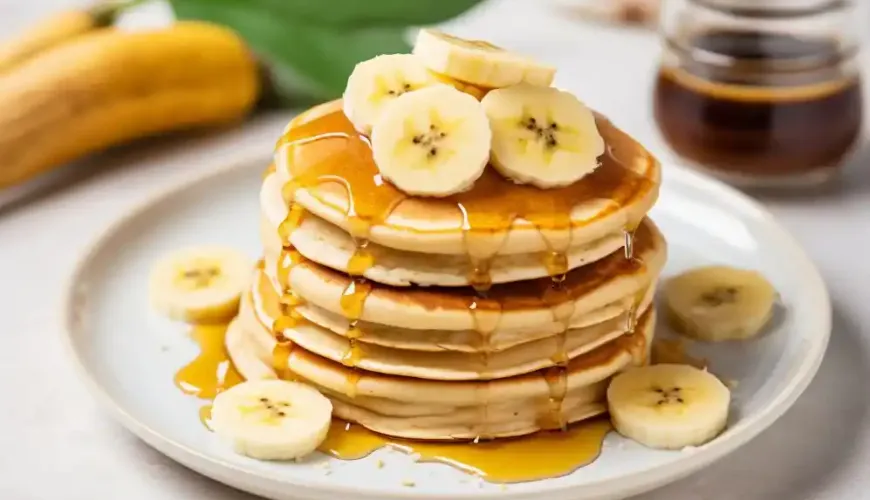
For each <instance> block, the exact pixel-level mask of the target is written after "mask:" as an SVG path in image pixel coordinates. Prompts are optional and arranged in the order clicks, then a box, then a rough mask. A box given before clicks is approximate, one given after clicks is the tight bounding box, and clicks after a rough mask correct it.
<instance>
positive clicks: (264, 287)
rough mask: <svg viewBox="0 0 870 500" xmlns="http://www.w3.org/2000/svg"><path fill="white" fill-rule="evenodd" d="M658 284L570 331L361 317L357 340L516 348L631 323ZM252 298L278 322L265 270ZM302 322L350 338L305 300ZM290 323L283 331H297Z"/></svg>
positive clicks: (429, 348)
mask: <svg viewBox="0 0 870 500" xmlns="http://www.w3.org/2000/svg"><path fill="white" fill-rule="evenodd" d="M654 292H655V286H651V287H649V288H648V289H647V290H646V296H644V297H643V298H642V299H641V301H640V303H639V304H637V303H636V299H635V297H626V298H624V299H623V300H620V301H617V302H614V303H611V304H607V305H606V306H604V307H601V308H599V309H596V310H594V311H590V312H589V313H587V314H583V315H581V316H578V317H577V318H575V319H574V321H573V322H572V323H570V324H569V325H568V328H567V330H566V328H565V326H564V325H561V324H559V325H557V324H550V325H542V326H540V327H537V328H534V327H531V328H525V329H514V330H503V329H496V330H494V331H492V332H479V331H475V330H466V331H462V330H459V331H450V330H408V329H405V328H398V327H392V326H388V325H379V324H377V323H369V322H365V321H358V322H356V324H355V325H354V333H355V338H356V340H357V341H359V342H362V343H364V344H372V345H376V346H382V347H391V348H393V349H401V350H405V351H423V352H443V351H448V352H449V351H457V352H465V353H484V352H487V353H497V352H501V351H504V350H507V349H510V348H513V347H515V346H518V345H521V344H524V343H527V342H532V341H536V340H541V339H545V338H548V337H553V336H555V335H558V334H562V333H565V334H566V335H568V336H570V335H574V334H575V332H574V330H582V329H583V328H586V327H591V326H593V325H597V324H599V323H604V322H607V321H611V320H615V319H619V320H620V321H623V322H624V321H625V320H626V318H627V314H628V313H629V312H630V311H631V309H632V307H637V308H638V310H639V311H645V310H646V308H647V306H648V305H649V304H650V303H651V302H652V298H653V295H654ZM251 296H252V297H253V301H254V304H255V305H256V306H257V307H256V310H257V314H258V317H259V319H260V322H261V323H263V324H265V325H273V327H274V325H275V319H276V318H277V317H278V316H279V315H280V314H281V312H280V309H279V301H280V298H279V294H278V290H277V289H276V284H275V283H274V282H273V281H272V280H269V279H268V277H267V276H265V274H264V273H262V272H260V271H259V270H258V271H257V272H256V273H255V275H254V280H253V284H252V287H251ZM295 311H296V312H298V313H299V316H300V320H304V321H307V322H310V323H313V324H314V325H317V326H319V327H321V328H323V329H326V330H329V331H331V332H332V333H335V334H338V335H340V336H342V337H348V336H349V333H348V332H349V331H350V329H351V321H350V320H348V319H347V318H345V317H343V316H341V315H339V314H334V313H331V312H329V311H326V310H325V309H321V308H319V307H317V306H312V305H311V304H301V305H297V306H296V307H295ZM292 329H293V328H292V327H287V328H286V329H284V330H282V332H285V333H286V332H287V330H292Z"/></svg>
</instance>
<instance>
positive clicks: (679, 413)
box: [607, 364, 731, 450]
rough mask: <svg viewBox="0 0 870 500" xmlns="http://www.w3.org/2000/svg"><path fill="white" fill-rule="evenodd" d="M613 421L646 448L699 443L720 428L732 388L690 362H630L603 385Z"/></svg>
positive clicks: (623, 431)
mask: <svg viewBox="0 0 870 500" xmlns="http://www.w3.org/2000/svg"><path fill="white" fill-rule="evenodd" d="M607 404H608V408H609V411H610V419H611V421H612V422H613V427H614V428H615V429H616V430H617V432H619V433H620V434H622V435H623V436H625V437H627V438H629V439H633V440H635V441H637V442H639V443H641V444H643V445H645V446H648V447H650V448H661V449H669V450H675V449H680V448H684V447H686V446H699V445H702V444H704V443H706V442H708V441H710V440H711V439H713V438H715V437H716V436H718V435H719V433H721V432H722V430H723V429H724V428H725V424H726V422H727V419H728V406H729V405H730V404H731V392H730V391H729V390H728V388H727V387H726V386H725V384H723V383H722V382H721V381H720V380H719V379H718V378H716V377H715V376H714V375H712V374H710V373H709V372H707V371H704V370H699V369H697V368H695V367H693V366H689V365H679V364H662V365H653V366H644V367H638V368H632V369H630V370H628V371H625V372H623V373H620V374H619V375H617V376H616V377H614V378H613V381H612V382H611V383H610V386H609V387H608V389H607Z"/></svg>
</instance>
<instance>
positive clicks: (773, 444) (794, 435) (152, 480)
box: [0, 0, 870, 500]
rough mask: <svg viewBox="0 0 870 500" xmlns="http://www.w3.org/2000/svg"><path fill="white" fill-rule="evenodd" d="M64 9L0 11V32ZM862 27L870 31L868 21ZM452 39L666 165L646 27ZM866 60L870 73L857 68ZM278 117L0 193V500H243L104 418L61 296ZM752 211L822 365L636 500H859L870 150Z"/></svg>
mask: <svg viewBox="0 0 870 500" xmlns="http://www.w3.org/2000/svg"><path fill="white" fill-rule="evenodd" d="M77 3H82V2H77V1H76V0H30V1H29V2H27V1H21V0H0V37H5V36H8V35H9V34H11V33H12V32H13V31H16V30H18V29H21V28H23V27H24V26H25V25H26V24H27V23H29V22H32V21H34V20H35V19H37V18H39V17H40V16H43V15H45V14H46V13H48V12H51V11H53V10H56V9H58V8H60V7H62V6H67V5H75V4H77ZM165 16H166V11H165V9H162V8H160V6H157V8H150V7H149V8H146V9H143V10H142V11H141V12H139V13H138V15H136V16H135V17H133V18H132V19H130V21H129V23H130V25H132V26H137V25H142V24H151V23H160V22H162V21H164V20H165V19H166V17H165ZM862 19H863V20H864V22H863V25H864V26H865V28H864V30H865V31H867V29H866V26H870V16H866V15H864V16H862ZM455 29H456V32H457V33H458V34H466V35H474V36H475V37H479V38H488V39H490V40H492V41H493V42H495V43H499V44H502V45H505V46H508V47H511V48H515V49H517V50H520V51H523V52H526V53H529V54H531V55H535V56H537V57H540V58H542V59H544V60H547V61H548V62H551V63H553V64H555V65H557V66H558V67H559V74H558V78H557V82H556V83H557V84H558V85H559V86H561V87H564V88H567V89H569V90H572V91H574V92H576V93H577V94H578V95H580V96H581V97H582V98H583V99H584V100H585V101H587V102H588V103H589V104H591V105H592V106H593V107H595V108H597V109H598V110H600V111H602V112H604V113H605V114H608V115H609V116H610V117H611V118H612V119H613V120H614V121H615V122H616V123H617V125H619V126H620V127H622V128H624V129H626V130H627V131H628V132H630V133H632V134H633V135H635V136H636V137H637V138H638V139H639V140H640V141H641V142H643V143H644V144H645V145H646V146H647V147H648V148H649V149H651V150H652V151H653V152H655V153H656V154H657V155H658V156H659V157H660V158H661V159H662V160H663V161H664V162H665V163H667V162H668V161H669V160H671V156H670V154H669V153H668V151H667V149H666V148H665V147H664V146H663V145H662V143H661V141H660V139H659V138H658V136H657V134H656V132H655V130H654V127H653V123H652V121H651V111H650V88H651V83H652V76H653V70H654V68H655V64H656V56H657V53H658V50H659V49H658V44H657V39H656V35H655V33H652V32H645V31H639V30H618V29H614V28H606V27H601V26H593V25H589V24H581V23H578V22H576V21H572V20H570V18H569V16H566V15H564V14H558V13H555V12H554V10H553V9H552V8H551V6H550V4H549V3H548V2H544V1H541V0H494V1H493V2H491V3H490V4H488V5H486V6H484V7H483V8H481V9H478V10H476V11H474V12H472V13H471V14H470V15H468V16H466V17H465V18H463V19H461V20H459V22H457V23H456V26H455ZM862 57H863V56H862ZM863 61H864V67H865V69H867V70H868V71H870V64H868V63H870V59H868V58H866V57H863ZM865 74H867V73H866V72H865ZM867 76H868V81H870V75H867ZM2 112H3V110H2V109H0V113H2ZM289 116H290V113H289V112H287V113H273V114H266V115H259V116H258V117H256V118H255V119H253V120H252V121H251V122H250V123H249V124H248V125H247V126H246V127H244V128H241V129H234V130H227V131H220V132H212V133H208V134H196V135H192V136H191V135H188V136H186V137H184V138H176V139H170V140H162V141H150V142H149V143H147V144H145V145H143V146H140V147H136V148H124V149H121V150H118V151H114V152H112V153H108V154H104V155H100V156H99V157H97V158H93V159H91V160H89V161H86V162H81V163H78V164H75V165H72V166H70V167H69V168H66V169H64V170H63V171H61V172H59V173H57V174H55V175H52V176H50V177H49V178H47V179H46V180H44V181H41V182H39V183H38V184H37V185H32V186H28V187H27V188H26V189H17V190H14V191H7V192H5V193H0V320H2V322H0V397H2V400H3V402H2V403H0V449H2V450H3V452H2V453H0V499H4V500H6V499H9V500H26V499H59V500H67V499H82V500H96V499H115V498H123V499H124V500H140V499H142V500H145V499H149V500H151V499H160V500H176V499H179V500H180V499H192V498H208V499H209V500H241V499H251V498H252V497H250V496H249V495H246V494H243V493H239V492H237V491H234V490H231V489H229V488H227V487H224V486H222V485H220V484H218V483H215V482H212V481H211V480H208V479H205V478H203V477H200V476H198V475H196V474H195V473H192V472H190V471H188V470H186V469H184V468H182V467H181V466H178V465H176V464H175V463H174V462H172V461H170V460H169V459H166V458H164V457H163V456H162V455H160V454H158V453H157V452H155V451H153V450H151V449H150V448H148V447H147V446H146V445H145V444H143V443H141V442H140V441H138V440H137V439H136V438H134V437H133V436H132V434H129V433H128V432H126V431H125V430H123V429H122V428H121V427H120V426H119V425H117V424H115V423H114V422H113V421H112V420H110V419H109V418H108V417H107V416H104V414H103V413H102V412H101V411H100V409H99V408H98V407H97V406H96V404H95V402H94V401H93V400H92V399H91V397H90V396H89V395H88V394H87V393H86V392H85V390H84V387H83V386H82V385H81V384H80V383H79V381H78V380H77V379H76V378H75V376H74V373H73V371H72V368H71V366H70V365H69V363H68V362H67V360H66V359H65V356H64V351H63V348H62V344H61V342H60V335H61V331H60V317H59V308H60V301H61V296H60V294H61V290H62V284H63V282H64V280H65V279H66V277H67V275H68V273H69V272H70V270H71V268H72V266H73V264H74V262H75V260H76V258H77V255H78V254H79V252H80V251H81V250H82V249H83V248H84V246H85V245H86V244H87V242H88V241H89V240H90V239H91V237H92V236H93V234H95V232H96V231H98V230H99V229H100V228H101V227H102V226H104V225H105V224H107V223H108V222H109V221H111V220H112V219H113V218H114V217H115V216H116V215H117V214H119V213H121V212H123V211H124V210H126V209H127V208H129V207H131V206H133V205H135V204H136V203H137V202H139V201H140V200H142V199H144V198H146V197H148V196H149V194H150V193H153V192H155V191H158V190H161V189H162V188H165V187H167V186H171V185H173V184H175V183H176V182H178V180H179V179H181V178H184V177H187V176H189V175H191V174H195V173H196V171H198V170H199V171H201V170H206V169H209V168H210V165H213V164H214V163H210V162H209V161H204V159H212V160H214V161H219V160H222V159H226V158H228V157H232V156H233V155H237V154H240V151H241V150H245V151H252V150H259V151H268V150H269V149H270V148H271V147H272V145H273V143H274V139H275V137H277V136H278V133H279V131H280V129H281V127H282V126H283V125H284V123H286V121H287V119H288V118H289ZM819 126H820V127H823V126H824V124H819ZM58 133H62V131H61V130H59V131H58ZM865 135H866V134H865ZM2 154H3V152H2V151H0V168H2ZM665 175H667V171H665ZM762 201H764V202H765V203H766V204H767V205H768V207H769V208H770V209H771V210H772V211H773V212H774V213H775V214H776V215H777V216H778V217H779V218H780V220H781V221H782V222H783V223H784V224H785V225H786V226H787V227H788V228H789V229H790V230H791V231H792V232H793V233H794V234H795V235H796V236H797V238H798V239H799V240H800V241H801V242H802V243H803V244H804V245H805V247H806V249H807V251H808V252H809V253H810V255H811V256H812V258H813V259H814V261H815V262H816V264H817V265H818V266H819V267H820V269H821V270H822V273H823V274H824V276H825V278H826V280H827V282H828V286H829V288H830V291H831V295H832V299H833V302H834V332H833V337H832V340H831V344H830V347H829V350H828V354H827V356H826V358H825V361H824V363H823V365H822V367H821V369H820V371H819V374H818V376H817V377H816V379H815V381H814V382H813V384H812V385H811V386H810V388H809V389H808V390H807V392H806V393H805V395H804V396H803V397H801V399H800V400H799V401H798V402H797V404H796V405H795V407H794V408H793V409H792V410H791V411H789V412H788V413H787V414H786V415H785V416H784V417H783V418H782V419H781V420H780V421H778V422H777V423H776V424H774V426H773V427H772V428H771V429H770V430H768V431H766V432H764V433H763V434H762V435H761V436H760V437H758V438H757V439H756V440H754V441H753V442H752V443H750V444H749V445H747V446H746V447H744V448H742V449H740V450H739V451H738V452H736V453H734V454H733V455H732V456H731V457H728V458H726V459H724V460H722V461H721V462H719V463H717V464H715V465H714V466H712V467H710V468H709V469H706V470H704V471H702V472H700V473H698V474H696V475H694V476H692V477H690V478H689V479H687V480H684V481H681V482H679V483H676V484H674V485H672V486H669V487H666V488H664V489H662V490H659V491H657V492H654V493H651V494H648V495H643V496H642V497H639V498H641V499H643V500H683V499H686V500H689V499H691V500H703V499H731V498H734V499H741V500H756V499H758V500H761V499H788V500H803V499H838V500H839V499H864V498H870V473H868V469H870V390H868V386H870V385H868V381H870V290H868V284H870V147H868V148H865V150H864V151H863V152H862V153H860V154H859V155H858V157H857V158H855V159H854V161H852V162H851V164H850V165H849V167H848V171H847V174H846V177H845V179H844V182H843V184H842V186H841V187H840V188H839V189H837V190H835V191H832V192H828V193H825V194H817V195H814V196H805V197H801V198H788V199H782V198H780V199H773V198H764V199H763V200H762ZM118 334H119V335H123V334H124V325H123V323H119V325H118Z"/></svg>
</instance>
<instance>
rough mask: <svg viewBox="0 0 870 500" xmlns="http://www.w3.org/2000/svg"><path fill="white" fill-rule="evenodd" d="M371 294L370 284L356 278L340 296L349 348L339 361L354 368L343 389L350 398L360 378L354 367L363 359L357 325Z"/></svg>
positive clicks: (360, 333) (354, 392) (355, 390)
mask: <svg viewBox="0 0 870 500" xmlns="http://www.w3.org/2000/svg"><path fill="white" fill-rule="evenodd" d="M371 292H372V285H371V283H369V282H368V281H366V280H365V279H364V278H358V277H357V278H354V279H353V280H352V281H351V282H350V284H349V285H348V286H347V288H345V290H344V292H343V293H342V295H341V310H342V312H343V313H344V317H345V318H347V319H348V320H350V326H349V328H348V331H347V339H348V344H349V347H348V350H347V352H346V353H345V355H344V357H343V358H342V359H341V363H342V364H343V365H345V366H347V367H350V368H354V372H353V373H352V374H351V376H350V377H348V379H347V382H346V389H345V393H346V394H347V395H348V396H350V397H356V393H357V384H358V383H359V380H360V377H361V375H360V373H359V372H358V371H357V370H356V367H357V366H358V365H359V362H360V361H361V360H362V357H363V350H362V346H361V345H360V342H359V341H358V340H357V339H359V337H360V336H361V335H362V332H360V330H359V327H358V325H357V323H358V321H359V319H360V317H362V313H363V309H364V308H365V301H366V299H367V298H368V296H369V294H370V293H371Z"/></svg>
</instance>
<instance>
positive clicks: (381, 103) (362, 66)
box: [342, 54, 439, 134]
mask: <svg viewBox="0 0 870 500" xmlns="http://www.w3.org/2000/svg"><path fill="white" fill-rule="evenodd" d="M437 83H439V82H438V79H437V78H436V77H435V75H433V74H432V73H431V72H430V71H429V70H428V69H426V66H424V65H423V63H422V62H420V60H419V59H418V58H416V57H414V56H413V55H411V54H385V55H381V56H377V57H375V58H372V59H369V60H367V61H363V62H361V63H359V64H357V65H356V67H355V68H354V69H353V72H352V73H351V74H350V77H348V79H347V87H345V89H344V95H343V97H342V103H343V106H344V114H345V116H347V118H348V120H350V122H351V123H353V126H354V127H355V128H356V129H357V130H359V131H360V132H362V133H363V134H369V133H371V131H372V126H373V125H374V123H375V121H377V119H378V117H379V116H380V115H381V113H383V111H384V109H386V107H387V105H389V104H391V103H392V102H393V101H394V100H396V98H398V97H399V96H401V95H403V94H405V93H408V92H411V91H414V90H418V89H421V88H424V87H428V86H430V85H434V84H437Z"/></svg>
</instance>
